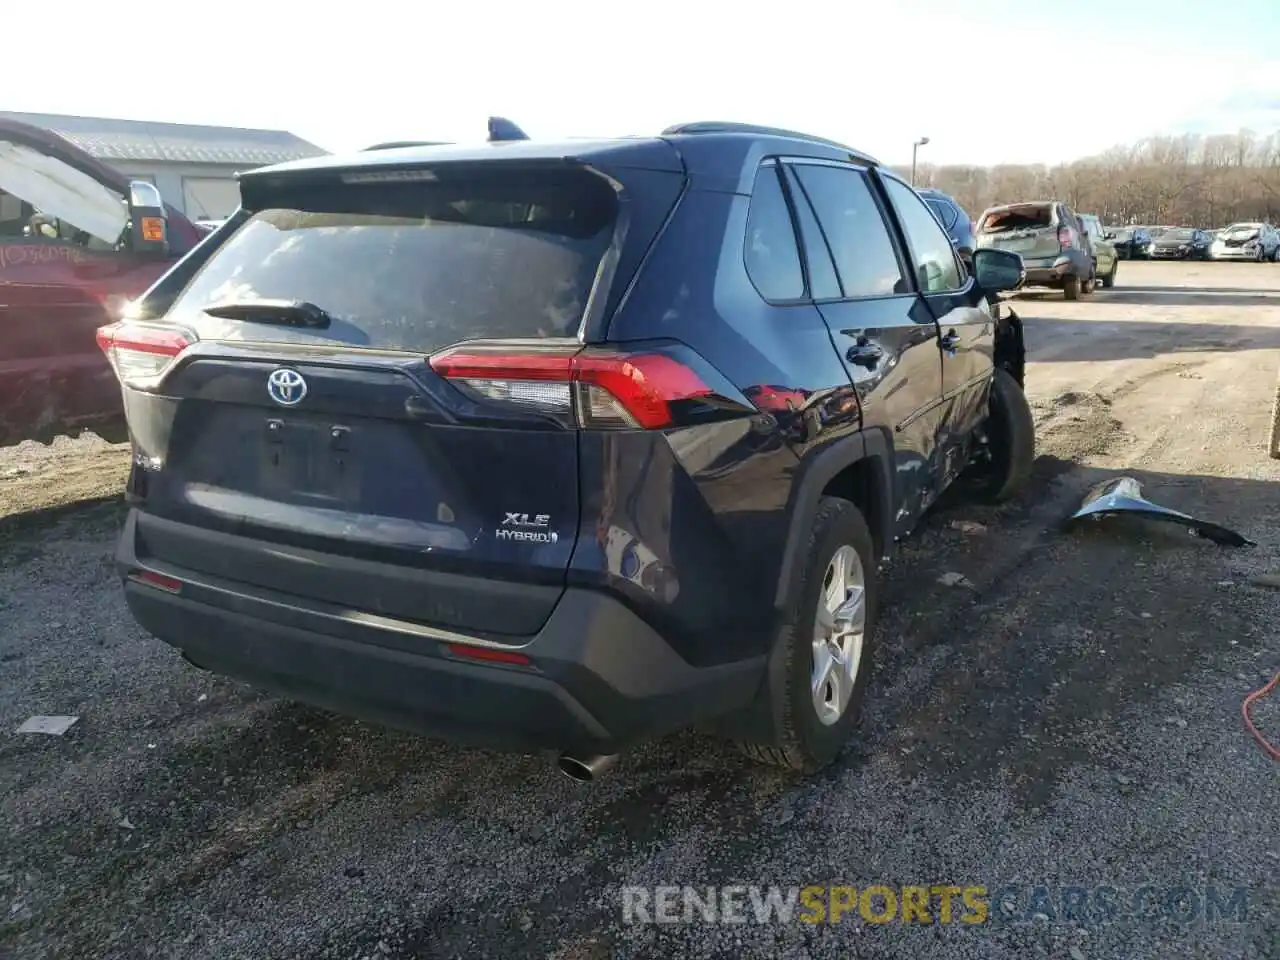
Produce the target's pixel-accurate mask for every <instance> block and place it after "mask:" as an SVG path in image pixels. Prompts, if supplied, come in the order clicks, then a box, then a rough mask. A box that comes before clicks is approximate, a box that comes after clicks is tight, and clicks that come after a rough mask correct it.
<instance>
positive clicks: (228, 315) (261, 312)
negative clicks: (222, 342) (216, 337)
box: [204, 300, 333, 330]
mask: <svg viewBox="0 0 1280 960" xmlns="http://www.w3.org/2000/svg"><path fill="white" fill-rule="evenodd" d="M204 312H205V313H207V314H209V316H211V317H221V318H222V319H223V320H248V321H250V322H252V323H279V324H284V325H286V326H290V327H310V328H312V329H316V330H322V329H324V328H325V327H327V326H329V324H331V323H332V322H333V317H331V316H329V314H328V313H326V312H325V310H324V308H323V307H318V306H316V305H315V304H314V303H311V302H310V301H308V300H228V301H225V302H223V303H211V304H209V306H207V307H205V308H204Z"/></svg>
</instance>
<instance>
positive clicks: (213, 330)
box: [169, 170, 617, 353]
mask: <svg viewBox="0 0 1280 960" xmlns="http://www.w3.org/2000/svg"><path fill="white" fill-rule="evenodd" d="M270 202H271V203H272V206H271V207H270V208H267V209H262V210H258V211H257V212H255V213H254V214H253V215H252V216H251V217H250V218H249V219H248V220H247V221H246V222H245V223H244V225H243V226H241V227H240V228H239V229H238V230H237V231H236V232H235V233H234V234H233V235H232V236H231V237H230V238H229V239H228V240H227V241H226V242H225V243H224V244H223V246H222V248H221V249H220V250H218V251H217V252H216V253H215V254H214V255H213V256H212V257H211V258H210V260H209V262H208V263H207V264H205V266H204V268H203V269H202V270H201V271H200V272H199V273H197V274H196V275H195V276H194V277H193V278H192V280H191V282H190V283H189V284H188V285H187V287H186V289H185V290H183V292H182V293H181V294H180V295H179V297H178V299H177V301H176V302H175V303H174V305H173V307H172V308H171V309H170V311H169V316H171V317H178V316H180V317H181V320H182V322H184V323H190V324H192V325H193V326H195V328H196V330H197V332H198V333H200V334H201V335H202V336H206V337H210V338H213V339H235V340H307V341H315V340H321V341H324V340H330V341H339V342H342V343H347V344H351V345H355V346H367V347H374V348H381V349H393V350H405V351H409V352H414V353H430V352H432V351H434V350H436V349H438V348H440V347H443V346H447V345H448V344H450V343H454V342H457V341H459V340H470V339H479V338H523V337H564V336H573V335H575V334H576V333H577V331H578V328H579V325H580V324H581V321H582V317H583V313H584V311H585V309H586V306H587V301H588V298H589V297H590V295H591V291H592V288H593V286H594V284H595V280H596V275H597V273H598V272H599V268H600V263H601V259H602V258H603V256H604V254H605V252H606V250H607V249H608V248H609V246H610V243H611V241H612V238H613V227H614V223H615V220H616V214H617V201H616V198H615V196H614V193H613V190H612V188H611V187H610V186H609V185H608V184H607V183H606V182H605V181H604V180H602V179H601V178H599V177H596V176H595V175H593V174H591V173H588V172H586V171H580V170H564V171H538V172H525V173H516V172H510V171H508V172H505V173H503V174H502V175H500V176H496V175H494V174H492V173H486V174H476V173H472V174H469V175H465V176H460V175H458V174H454V175H453V176H451V177H445V176H444V175H443V174H441V178H440V180H439V181H434V182H393V183H385V182H380V183H359V184H350V185H334V184H332V183H330V184H328V185H326V186H325V187H323V188H321V187H310V188H308V187H292V188H290V187H289V186H287V185H286V186H285V187H284V188H282V189H279V190H276V191H274V192H273V193H272V194H271V195H270ZM262 299H283V300H304V301H308V302H310V303H313V304H315V305H316V306H318V307H320V308H321V309H323V310H324V311H325V312H326V313H328V314H329V315H330V316H331V317H332V318H333V321H332V323H331V324H330V326H329V327H328V328H326V329H318V330H312V329H307V330H305V331H302V330H299V329H297V328H291V327H287V326H279V325H275V324H271V323H262V322H247V321H233V320H225V319H218V318H214V317H210V316H208V315H207V314H202V313H201V312H200V311H201V309H202V308H203V307H206V306H209V305H211V304H215V303H227V302H244V301H254V300H262Z"/></svg>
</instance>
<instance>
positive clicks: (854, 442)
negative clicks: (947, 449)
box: [774, 427, 895, 611]
mask: <svg viewBox="0 0 1280 960" xmlns="http://www.w3.org/2000/svg"><path fill="white" fill-rule="evenodd" d="M864 460H865V461H870V462H872V464H873V465H874V466H875V469H874V470H872V471H871V474H870V476H871V482H872V483H873V484H874V485H875V489H874V491H873V493H874V495H875V498H876V503H877V504H878V506H879V507H880V509H879V510H878V511H877V516H874V517H866V518H864V519H866V521H867V526H868V527H870V528H871V532H872V535H873V538H874V540H875V542H876V544H877V545H878V546H879V547H880V548H881V551H882V552H886V553H887V552H888V550H889V547H890V545H891V544H892V543H893V516H894V508H895V497H894V483H893V440H892V438H891V437H890V435H889V431H888V430H886V429H884V428H879V427H873V428H866V429H863V430H859V431H858V432H856V433H853V434H850V435H848V436H846V437H841V438H840V439H838V440H833V441H832V442H830V443H829V444H827V445H826V446H825V447H823V448H822V449H821V450H818V451H814V452H811V453H809V454H808V455H807V456H806V457H805V458H804V459H803V460H801V462H800V466H799V468H798V469H797V471H796V479H795V482H794V483H793V484H792V487H791V496H790V498H789V501H788V503H787V538H786V542H785V544H784V546H783V550H782V563H781V566H780V569H779V571H778V585H777V590H776V592H775V595H774V607H775V608H776V609H777V610H779V611H783V610H786V609H788V607H789V606H790V604H791V602H792V599H793V597H794V594H795V590H796V588H797V585H798V583H799V580H800V572H801V570H802V568H803V564H804V558H803V557H802V556H801V555H800V550H801V548H802V546H803V544H804V542H805V538H806V537H807V535H808V532H809V527H810V525H811V523H812V522H813V518H814V516H815V514H816V513H817V512H818V501H819V500H821V499H822V491H823V490H824V489H825V488H826V486H827V484H828V483H830V482H831V480H832V479H833V478H835V477H836V476H837V475H839V474H840V473H841V471H843V470H845V469H847V468H849V467H851V466H853V465H854V464H855V463H859V462H861V461H864Z"/></svg>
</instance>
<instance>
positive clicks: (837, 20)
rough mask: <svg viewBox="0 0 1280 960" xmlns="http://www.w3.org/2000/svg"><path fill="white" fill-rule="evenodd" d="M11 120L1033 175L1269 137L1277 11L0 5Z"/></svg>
mask: <svg viewBox="0 0 1280 960" xmlns="http://www.w3.org/2000/svg"><path fill="white" fill-rule="evenodd" d="M4 30H5V35H6V36H7V37H10V38H24V42H23V43H22V44H21V45H20V46H14V47H11V49H10V51H9V60H10V63H9V66H10V70H9V71H8V73H9V77H8V81H9V82H7V83H6V84H5V94H4V97H3V101H2V106H3V108H5V109H10V110H26V111H39V112H49V113H72V114H82V115H91V116H110V117H125V118H132V119H144V120H167V121H174V122H180V123H210V124H226V125H230V126H245V127H269V128H281V129H287V130H291V131H292V132H294V133H296V134H298V135H299V136H302V137H304V138H306V139H308V140H311V141H313V142H315V143H317V144H319V145H320V146H322V147H325V148H326V149H330V150H335V151H340V150H348V149H356V148H359V147H363V146H366V145H369V144H371V143H374V142H377V141H380V140H393V139H440V140H478V139H482V138H483V136H484V125H485V118H486V117H488V116H489V115H490V114H499V115H502V116H507V117H510V118H511V119H513V120H515V121H516V122H517V123H518V124H520V125H521V126H522V127H524V129H525V130H527V131H528V132H529V133H530V134H532V135H534V136H546V137H554V136H585V135H597V134H631V133H649V132H656V131H657V130H660V129H661V128H663V127H665V126H668V125H670V124H672V123H677V122H681V121H689V120H707V119H716V120H740V121H746V122H753V123H764V124H772V125H776V126H785V127H791V128H795V129H799V130H803V131H806V132H810V133H815V134H820V135H824V136H828V137H832V138H834V139H837V140H840V141H843V142H846V143H849V144H850V145H852V146H854V147H857V148H858V149H861V150H864V151H866V152H868V153H871V154H873V155H874V156H877V157H878V158H880V159H881V160H884V161H887V162H891V163H898V162H903V161H905V160H908V159H909V158H910V152H911V143H912V141H913V140H915V139H917V138H919V137H921V136H928V137H930V138H931V142H930V144H929V145H928V146H926V147H924V148H922V151H921V155H920V156H921V159H922V160H929V161H933V162H938V163H963V162H971V163H993V162H998V161H1005V162H1039V161H1043V162H1053V161H1058V160H1064V159H1071V158H1074V157H1077V156H1082V155H1086V154H1090V153H1096V152H1098V151H1100V150H1102V149H1105V148H1106V147H1108V146H1111V145H1113V144H1115V143H1117V142H1122V141H1128V140H1132V139H1136V138H1138V137H1141V136H1144V135H1149V134H1155V133H1175V132H1180V131H1186V130H1190V131H1195V132H1235V131H1236V130H1237V129H1239V128H1240V127H1241V126H1249V127H1252V128H1253V129H1254V130H1256V131H1258V132H1259V133H1266V134H1269V133H1272V132H1274V131H1275V130H1276V129H1277V128H1280V0H1216V2H1215V0H1163V2H1158V3H1157V2H1153V0H1130V2H1128V3H1125V2H1120V0H1071V2H1069V3H1019V2H1016V0H1001V2H993V0H960V2H956V0H951V2H944V0H896V2H890V0H880V2H875V0H861V2H849V0H845V2H843V3H830V4H820V3H809V2H803V0H790V2H784V3H766V2H756V3H745V2H740V3H736V4H716V3H710V2H701V3H700V2H698V0H682V2H671V0H639V2H636V0H632V2H627V3H621V2H617V0H613V2H608V0H597V2H592V3H578V2H569V0H564V2H555V0H547V2H543V3H533V4H531V3H520V4H516V3H512V2H509V0H472V2H469V3H467V2H461V3H459V2H441V0H425V2H422V0H419V2H409V0H406V2H403V3H392V2H387V0H362V2H356V3H351V2H343V3H334V4H329V5H326V4H322V3H309V4H303V3H299V2H285V0H217V2H202V3H198V4H196V3H193V2H192V0H165V2H161V0H130V2H128V3H102V2H101V0H92V2H88V0H63V2H60V3H58V4H42V3H12V4H8V5H6V8H5V13H4Z"/></svg>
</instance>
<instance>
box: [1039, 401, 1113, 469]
mask: <svg viewBox="0 0 1280 960" xmlns="http://www.w3.org/2000/svg"><path fill="white" fill-rule="evenodd" d="M1031 414H1032V417H1033V418H1034V419H1035V424H1036V447H1037V449H1038V450H1040V451H1041V452H1042V453H1047V454H1052V455H1053V456H1056V457H1059V458H1061V459H1063V460H1082V459H1084V458H1086V457H1094V456H1102V455H1104V454H1106V453H1107V452H1108V451H1110V450H1111V449H1112V448H1113V447H1114V446H1115V445H1116V444H1118V443H1122V442H1123V441H1124V440H1125V439H1126V435H1125V430H1124V425H1123V424H1122V423H1121V422H1120V420H1119V419H1118V418H1117V417H1116V416H1115V414H1114V412H1113V409H1112V403H1111V400H1110V399H1108V398H1107V397H1106V396H1104V395H1102V394H1101V393H1096V392H1082V391H1076V390H1068V391H1066V392H1065V393H1060V394H1058V395H1056V396H1054V397H1050V398H1048V399H1038V400H1033V401H1032V404H1031Z"/></svg>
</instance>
